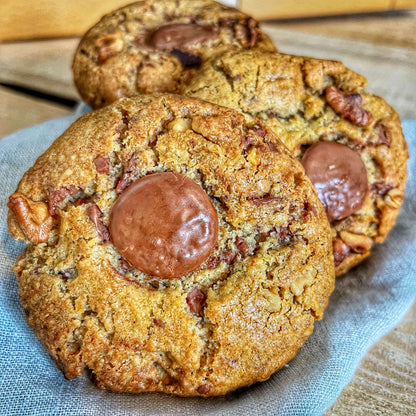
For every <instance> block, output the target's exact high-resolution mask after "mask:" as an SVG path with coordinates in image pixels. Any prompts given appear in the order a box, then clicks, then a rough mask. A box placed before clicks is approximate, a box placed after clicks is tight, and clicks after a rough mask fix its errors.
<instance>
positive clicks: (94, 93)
mask: <svg viewBox="0 0 416 416" xmlns="http://www.w3.org/2000/svg"><path fill="white" fill-rule="evenodd" d="M256 48H260V49H264V50H268V51H274V50H276V48H275V47H274V46H273V44H272V42H271V41H270V39H269V38H268V37H267V36H266V35H265V34H264V33H263V32H262V31H261V30H260V28H259V25H258V22H256V21H255V20H254V19H253V18H251V17H250V16H247V15H246V14H244V13H242V12H240V11H238V10H237V9H234V8H231V7H227V6H224V5H222V4H220V3H217V2H215V1H212V0H181V1H175V0H143V1H138V2H136V3H133V4H130V5H128V6H126V7H123V8H121V9H119V10H116V11H114V12H112V13H110V14H108V15H106V16H104V17H103V18H102V19H101V21H100V22H98V23H97V24H96V25H95V26H94V27H92V28H91V29H90V30H89V31H88V32H87V33H86V35H85V36H84V37H83V39H82V40H81V42H80V44H79V46H78V49H77V51H76V53H75V57H74V63H73V72H74V80H75V85H76V86H77V88H78V90H79V92H80V94H81V97H82V98H83V99H84V100H85V101H86V102H87V103H88V104H89V105H90V106H91V107H92V108H100V107H103V106H105V105H107V104H109V103H111V102H113V101H115V100H116V99H118V98H120V97H131V96H133V95H135V94H137V93H152V92H177V91H178V88H179V85H180V84H183V83H187V82H188V81H189V79H191V78H192V76H193V75H194V74H195V72H196V71H197V69H198V68H199V67H200V65H201V64H202V63H203V62H205V61H207V60H208V59H211V58H212V57H214V56H217V55H221V54H222V53H223V52H225V51H227V50H231V49H256Z"/></svg>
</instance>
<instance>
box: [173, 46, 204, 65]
mask: <svg viewBox="0 0 416 416" xmlns="http://www.w3.org/2000/svg"><path fill="white" fill-rule="evenodd" d="M172 54H173V55H175V56H176V57H177V58H178V59H179V60H180V61H181V64H182V66H183V67H184V68H198V67H200V66H201V63H202V59H201V58H200V57H199V56H196V55H192V54H191V53H186V52H182V51H180V50H179V49H174V50H173V51H172Z"/></svg>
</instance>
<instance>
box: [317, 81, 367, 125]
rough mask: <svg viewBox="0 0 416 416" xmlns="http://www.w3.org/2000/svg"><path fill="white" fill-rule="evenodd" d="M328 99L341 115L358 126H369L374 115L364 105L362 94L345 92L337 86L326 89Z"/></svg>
mask: <svg viewBox="0 0 416 416" xmlns="http://www.w3.org/2000/svg"><path fill="white" fill-rule="evenodd" d="M325 95H326V100H327V101H328V104H329V105H330V106H331V107H332V108H333V109H334V111H335V112H336V113H337V114H338V115H340V116H341V117H344V118H346V119H347V120H349V121H351V123H354V124H356V125H357V126H363V127H364V126H368V125H369V124H370V123H371V121H372V119H373V117H372V116H371V114H370V113H368V112H367V111H366V110H364V108H363V107H362V100H363V99H362V97H361V95H360V94H357V93H353V94H344V93H343V92H342V91H341V90H339V89H338V88H337V87H333V86H332V87H328V88H327V89H326V93H325Z"/></svg>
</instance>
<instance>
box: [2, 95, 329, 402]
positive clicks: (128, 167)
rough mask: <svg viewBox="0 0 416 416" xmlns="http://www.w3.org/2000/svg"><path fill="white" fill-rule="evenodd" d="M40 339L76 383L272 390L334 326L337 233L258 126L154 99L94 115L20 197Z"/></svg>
mask: <svg viewBox="0 0 416 416" xmlns="http://www.w3.org/2000/svg"><path fill="white" fill-rule="evenodd" d="M9 208H10V212H9V221H8V224H9V231H10V233H11V234H12V236H13V237H14V238H17V239H19V238H20V239H23V240H25V241H26V242H27V243H28V247H27V249H26V250H25V251H24V252H23V253H22V254H21V255H20V257H19V258H18V260H17V262H16V265H15V268H14V270H15V273H16V275H17V279H18V284H19V291H20V296H21V300H22V304H23V308H24V311H25V313H26V316H27V320H28V322H29V324H30V326H31V327H32V328H33V330H34V331H35V333H36V335H37V336H38V337H39V338H40V340H41V341H42V342H43V344H44V345H45V347H46V348H47V350H48V351H49V352H50V354H51V355H52V356H53V357H54V359H55V360H56V361H57V363H58V366H59V368H61V369H62V371H63V372H64V374H65V376H66V377H67V378H73V377H77V376H79V375H81V374H82V373H83V371H84V370H88V371H89V372H90V373H91V376H92V378H93V379H94V380H95V382H96V383H97V385H98V386H99V387H101V388H106V389H110V390H113V391H118V392H143V391H162V392H167V393H174V394H178V395H183V396H189V395H200V396H210V395H218V394H224V393H227V392H229V391H231V390H234V389H236V388H239V387H241V386H246V385H249V384H251V383H254V382H256V381H260V380H265V379H267V378H268V377H270V375H271V374H272V373H273V372H275V371H276V370H277V369H279V368H280V367H281V366H283V365H284V364H285V363H286V362H287V361H289V360H290V359H291V358H292V357H293V356H294V355H295V354H296V352H297V350H298V349H299V348H300V347H301V345H302V344H303V343H304V342H305V340H306V339H307V338H308V336H309V335H310V334H311V332H312V328H313V324H314V320H315V319H320V318H321V317H322V314H323V311H324V308H325V306H326V305H327V302H328V298H329V295H330V293H331V291H332V290H333V286H334V267H333V261H332V256H331V234H330V229H329V225H328V222H327V220H326V215H325V212H324V210H323V207H322V205H321V203H320V202H319V199H318V196H317V194H316V191H315V189H314V187H313V186H312V184H311V182H310V181H309V179H308V178H307V177H306V175H305V172H304V170H303V168H302V166H301V165H300V163H299V162H298V161H297V160H296V159H295V158H294V157H293V156H291V155H290V153H289V152H288V150H287V149H286V148H285V147H284V146H283V144H282V143H281V142H280V141H279V140H278V139H277V137H276V136H275V135H274V134H273V133H271V132H270V131H269V130H268V129H267V128H266V127H265V126H264V125H263V124H262V123H261V122H259V121H250V120H249V121H247V120H246V119H245V117H244V115H243V114H242V113H240V112H237V111H236V110H232V109H227V108H223V107H219V106H216V105H214V104H210V103H207V102H204V101H201V100H198V99H192V98H186V97H180V96H174V95H172V96H171V95H161V96H153V95H147V96H139V97H137V98H135V99H127V98H126V99H121V100H119V101H117V102H116V103H114V104H112V105H110V106H108V107H106V108H104V109H101V110H98V111H96V112H93V113H89V114H86V115H84V116H83V117H82V118H80V119H79V120H78V121H76V122H75V123H74V124H73V125H72V126H70V128H69V129H68V130H67V131H66V132H64V134H63V135H62V136H61V137H59V138H58V139H57V140H56V141H55V142H54V143H53V144H52V145H51V147H50V148H49V149H48V150H47V151H46V152H45V153H44V154H43V155H41V156H40V157H39V158H38V160H37V161H36V163H35V165H34V166H33V167H32V168H31V169H29V171H28V172H27V173H26V174H25V175H24V177H23V179H22V180H21V182H20V183H19V185H18V188H17V190H16V192H15V193H14V194H13V195H11V196H10V199H9Z"/></svg>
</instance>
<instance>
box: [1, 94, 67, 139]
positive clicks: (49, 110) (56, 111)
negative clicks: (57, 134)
mask: <svg viewBox="0 0 416 416" xmlns="http://www.w3.org/2000/svg"><path fill="white" fill-rule="evenodd" d="M70 112H71V110H70V109H68V108H67V107H64V106H61V105H58V104H51V103H50V102H47V101H44V100H42V99H38V98H32V97H29V96H27V95H24V94H19V93H16V92H14V91H11V90H9V89H7V88H3V87H0V139H1V138H2V137H4V136H7V135H8V134H10V133H13V132H15V131H17V130H20V129H23V128H25V127H29V126H32V125H34V124H38V123H41V122H43V121H46V120H50V119H52V118H55V117H61V116H64V115H66V114H69V113H70Z"/></svg>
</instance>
